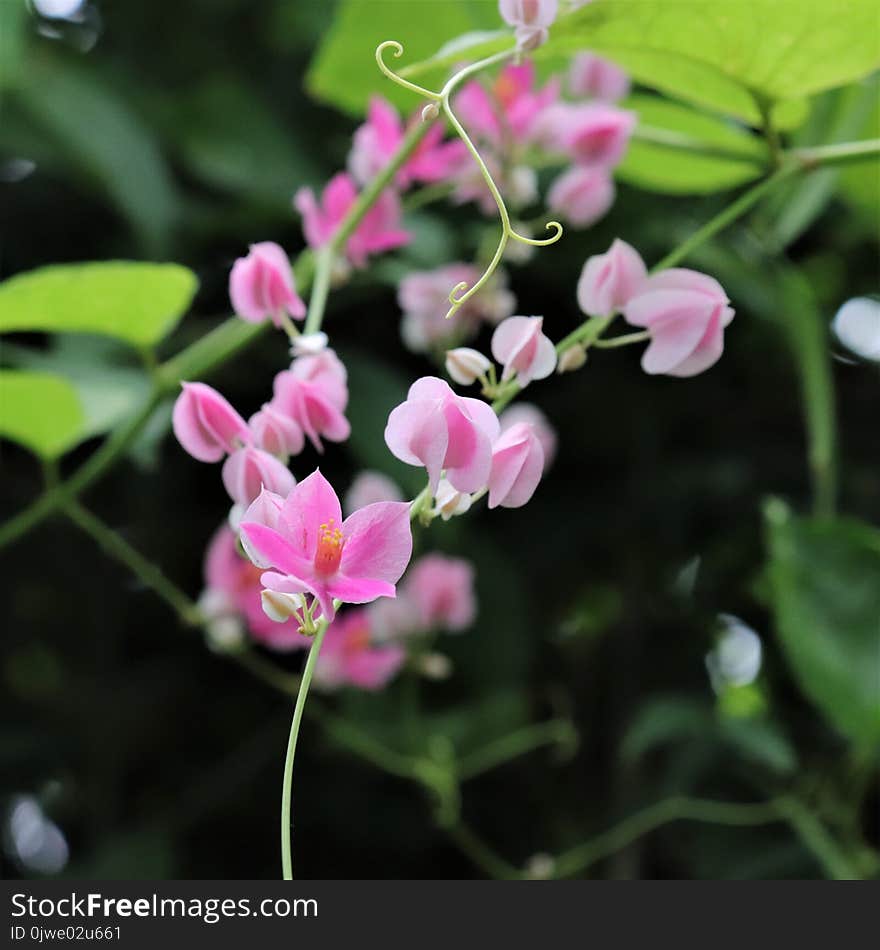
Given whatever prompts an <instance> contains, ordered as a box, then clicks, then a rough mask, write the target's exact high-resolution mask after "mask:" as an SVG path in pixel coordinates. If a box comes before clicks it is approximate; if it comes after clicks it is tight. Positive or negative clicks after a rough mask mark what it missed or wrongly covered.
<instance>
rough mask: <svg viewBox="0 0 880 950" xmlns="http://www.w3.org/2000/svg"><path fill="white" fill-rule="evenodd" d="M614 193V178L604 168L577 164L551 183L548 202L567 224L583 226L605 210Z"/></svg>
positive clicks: (588, 224)
mask: <svg viewBox="0 0 880 950" xmlns="http://www.w3.org/2000/svg"><path fill="white" fill-rule="evenodd" d="M614 196H615V188H614V182H613V181H612V180H611V176H610V175H609V174H608V172H607V171H606V170H605V169H604V168H601V167H592V166H589V165H577V166H575V167H574V168H570V169H569V170H568V171H566V172H563V173H562V174H561V175H560V176H559V177H558V178H557V179H556V180H555V181H554V182H553V184H552V185H551V186H550V189H549V191H548V192H547V206H548V207H549V208H550V209H551V211H555V212H556V213H557V214H558V215H559V216H560V217H561V218H563V220H565V221H567V222H568V223H569V224H571V225H574V226H575V227H578V228H586V227H589V226H590V225H591V224H593V223H594V222H596V221H598V220H599V218H601V217H602V216H603V215H605V214H606V212H607V211H608V209H609V208H610V207H611V205H613V204H614Z"/></svg>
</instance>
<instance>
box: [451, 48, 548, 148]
mask: <svg viewBox="0 0 880 950" xmlns="http://www.w3.org/2000/svg"><path fill="white" fill-rule="evenodd" d="M534 86H535V67H534V65H533V64H532V63H531V62H527V63H522V64H521V65H519V66H505V68H504V69H502V70H501V72H500V73H499V74H498V78H497V79H496V80H495V82H494V83H493V84H492V86H491V87H490V89H488V90H487V89H486V87H485V86H483V84H482V83H480V82H478V81H476V80H472V81H471V82H469V83H467V84H466V85H465V86H464V87H462V90H461V92H460V93H459V94H458V95H457V96H456V98H455V111H456V114H457V115H458V116H459V117H460V119H461V120H462V122H463V123H464V125H465V127H466V128H467V129H468V131H469V132H470V133H472V134H473V135H476V136H478V137H480V138H483V139H485V140H486V141H487V142H488V143H489V144H491V145H495V146H502V145H503V144H504V143H505V142H506V141H507V140H508V139H513V141H514V142H518V143H527V142H529V141H531V139H532V137H533V133H534V132H535V130H536V128H537V123H538V119H539V117H540V116H541V114H542V113H543V112H544V111H545V110H546V109H548V108H549V107H550V106H552V105H553V103H555V102H556V100H557V99H558V98H559V82H558V80H556V79H551V80H550V82H548V83H547V84H546V85H545V86H544V87H543V88H542V89H539V90H535V88H534Z"/></svg>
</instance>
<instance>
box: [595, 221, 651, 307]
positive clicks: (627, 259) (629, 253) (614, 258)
mask: <svg viewBox="0 0 880 950" xmlns="http://www.w3.org/2000/svg"><path fill="white" fill-rule="evenodd" d="M647 277H648V271H647V269H646V268H645V262H644V261H643V260H642V258H641V255H640V254H639V252H638V251H637V250H636V249H635V248H634V247H631V246H630V245H629V244H627V243H626V241H621V240H620V238H616V239H615V240H614V243H613V244H612V245H611V247H610V248H609V249H608V250H607V251H606V252H605V253H604V254H595V255H593V256H592V257H590V258H587V262H586V263H585V264H584V268H583V270H582V271H581V276H580V279H579V280H578V285H577V302H578V306H579V307H580V308H581V310H583V312H584V313H585V314H587V316H590V317H608V316H611V314H613V313H617V311H618V310H620V309H621V308H623V307H624V306H626V304H627V302H628V301H629V300H631V299H632V298H633V297H634V296H635V295H636V294H637V293H639V292H641V290H642V287H643V286H644V284H645V281H646V280H647Z"/></svg>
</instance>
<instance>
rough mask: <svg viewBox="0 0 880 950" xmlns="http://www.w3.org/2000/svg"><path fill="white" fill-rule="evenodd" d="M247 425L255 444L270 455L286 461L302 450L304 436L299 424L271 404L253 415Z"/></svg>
mask: <svg viewBox="0 0 880 950" xmlns="http://www.w3.org/2000/svg"><path fill="white" fill-rule="evenodd" d="M248 425H249V426H250V430H251V433H252V435H253V438H254V442H255V444H256V445H257V446H258V447H259V448H261V449H263V450H264V451H265V452H268V453H269V454H270V455H274V456H276V457H277V458H280V459H284V460H287V459H288V458H289V457H290V456H291V455H299V453H300V452H302V450H303V446H304V445H305V436H304V434H303V430H302V429H301V428H300V426H299V424H298V423H297V422H296V421H294V420H293V419H291V418H290V416H288V415H285V414H284V413H283V412H279V411H278V409H277V408H276V407H275V406H273V405H272V404H271V403H268V402H267V403H265V404H264V405H263V408H262V409H260V411H259V412H256V413H254V415H252V416H251V418H250V420H249V421H248Z"/></svg>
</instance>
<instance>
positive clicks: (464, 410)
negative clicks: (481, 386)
mask: <svg viewBox="0 0 880 950" xmlns="http://www.w3.org/2000/svg"><path fill="white" fill-rule="evenodd" d="M499 431H500V429H499V425H498V417H497V416H496V415H495V413H494V412H493V411H492V409H491V407H490V406H488V405H487V404H486V403H484V402H481V401H480V400H479V399H468V398H467V397H466V396H457V395H456V394H455V393H454V392H453V391H452V390H451V389H450V388H449V386H448V384H447V383H445V382H444V381H443V380H442V379H437V378H436V377H435V376H423V377H422V378H421V379H417V380H416V381H415V382H414V383H413V384H412V386H410V388H409V393H408V395H407V398H406V402H404V403H402V404H401V405H399V406H397V408H396V409H393V410H392V411H391V415H390V416H389V417H388V425H387V426H386V427H385V442H386V444H387V445H388V448H389V449H390V450H391V453H392V455H394V456H396V457H397V458H399V459H400V460H401V461H402V462H406V463H407V465H423V466H424V467H425V468H426V469H427V472H428V479H429V482H430V485H431V490H432V491H436V489H437V484H438V482H439V481H440V473H441V472H442V471H443V470H444V469H445V470H446V478H447V479H448V480H449V482H450V483H451V484H452V485H453V486H454V487H455V488H457V489H458V490H459V491H463V492H472V491H477V490H478V489H479V488H482V487H483V486H484V485H485V484H486V482H487V480H488V477H489V469H490V468H491V464H492V443H493V442H494V441H495V439H496V438H497V436H498V432H499Z"/></svg>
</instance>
